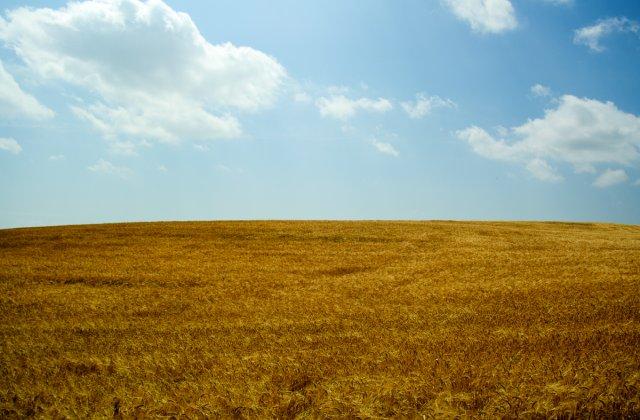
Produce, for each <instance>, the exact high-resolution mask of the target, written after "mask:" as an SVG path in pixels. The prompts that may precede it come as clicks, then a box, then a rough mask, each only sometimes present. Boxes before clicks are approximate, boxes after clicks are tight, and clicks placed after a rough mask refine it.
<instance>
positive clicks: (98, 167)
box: [87, 159, 133, 178]
mask: <svg viewBox="0 0 640 420" xmlns="http://www.w3.org/2000/svg"><path fill="white" fill-rule="evenodd" d="M87 169H88V170H90V171H91V172H98V173H103V174H108V175H116V176H119V177H120V178H128V177H129V176H130V175H131V174H132V173H133V172H132V171H131V169H129V168H127V167H126V166H116V165H114V164H113V163H111V162H109V161H108V160H104V159H100V160H98V161H97V162H96V163H95V164H93V165H91V166H87Z"/></svg>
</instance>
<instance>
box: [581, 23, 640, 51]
mask: <svg viewBox="0 0 640 420" xmlns="http://www.w3.org/2000/svg"><path fill="white" fill-rule="evenodd" d="M639 32H640V24H639V23H638V22H636V21H634V20H630V19H628V18H626V17H612V18H608V19H602V20H599V21H598V22H596V23H595V24H594V25H591V26H585V27H584V28H580V29H577V30H576V31H575V35H574V37H573V42H574V43H575V44H582V45H586V46H587V47H589V48H590V49H591V50H592V51H595V52H602V51H604V50H605V48H604V47H603V46H602V44H600V40H601V39H602V38H604V37H605V36H607V35H611V34H614V33H634V34H636V35H638V33H639Z"/></svg>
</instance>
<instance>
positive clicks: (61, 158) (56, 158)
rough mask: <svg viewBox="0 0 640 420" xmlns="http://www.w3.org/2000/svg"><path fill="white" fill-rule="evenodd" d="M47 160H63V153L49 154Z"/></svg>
mask: <svg viewBox="0 0 640 420" xmlns="http://www.w3.org/2000/svg"><path fill="white" fill-rule="evenodd" d="M49 160H51V161H54V162H55V161H59V160H65V157H64V155H51V156H49Z"/></svg>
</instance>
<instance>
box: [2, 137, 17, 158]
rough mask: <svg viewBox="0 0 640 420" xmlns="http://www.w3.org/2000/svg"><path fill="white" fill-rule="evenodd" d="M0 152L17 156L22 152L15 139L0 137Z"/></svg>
mask: <svg viewBox="0 0 640 420" xmlns="http://www.w3.org/2000/svg"><path fill="white" fill-rule="evenodd" d="M0 150H5V151H7V152H9V153H12V154H14V155H17V154H18V153H20V152H22V147H21V146H20V145H19V144H18V142H17V141H15V139H12V138H2V137H0Z"/></svg>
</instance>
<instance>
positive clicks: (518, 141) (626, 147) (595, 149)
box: [456, 95, 640, 181]
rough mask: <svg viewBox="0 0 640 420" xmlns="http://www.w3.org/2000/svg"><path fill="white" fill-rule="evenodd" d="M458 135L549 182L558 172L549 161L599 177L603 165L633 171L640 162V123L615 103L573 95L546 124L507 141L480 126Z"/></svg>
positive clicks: (519, 130)
mask: <svg viewBox="0 0 640 420" xmlns="http://www.w3.org/2000/svg"><path fill="white" fill-rule="evenodd" d="M456 134H457V137H458V138H460V139H462V140H465V141H467V142H468V143H469V145H470V146H471V148H472V149H473V151H474V152H476V153H477V154H479V155H481V156H484V157H486V158H489V159H496V160H503V161H510V162H520V163H523V164H525V165H527V168H528V169H529V170H530V171H531V172H532V173H534V175H535V174H538V175H541V176H538V177H539V178H541V179H543V178H547V179H546V180H549V181H552V180H554V176H553V175H554V174H555V172H548V171H546V170H545V169H546V167H547V165H548V164H547V160H553V161H557V162H564V163H568V164H570V165H572V166H573V168H574V170H575V171H576V172H594V171H595V165H599V164H609V165H611V164H617V165H621V166H629V165H632V164H634V163H637V162H638V161H640V117H638V116H636V115H633V114H629V113H625V112H623V111H621V110H619V109H618V108H617V107H616V106H615V105H614V104H613V103H612V102H600V101H597V100H594V99H587V98H578V97H575V96H572V95H565V96H562V97H561V98H560V99H559V101H558V104H557V107H556V108H555V109H548V110H546V111H545V115H544V117H543V118H538V119H533V120H529V121H527V122H526V123H524V124H522V125H520V126H517V127H513V128H511V129H510V130H509V136H508V138H507V139H505V138H499V139H496V138H494V137H493V136H492V135H491V134H489V133H488V132H486V131H485V130H484V129H482V128H480V127H476V126H472V127H469V128H466V129H464V130H460V131H458V132H457V133H456ZM538 160H539V161H538ZM532 162H535V163H532ZM543 162H544V163H543ZM549 168H550V166H549ZM545 172H547V175H544V174H545ZM555 175H557V174H555Z"/></svg>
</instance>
